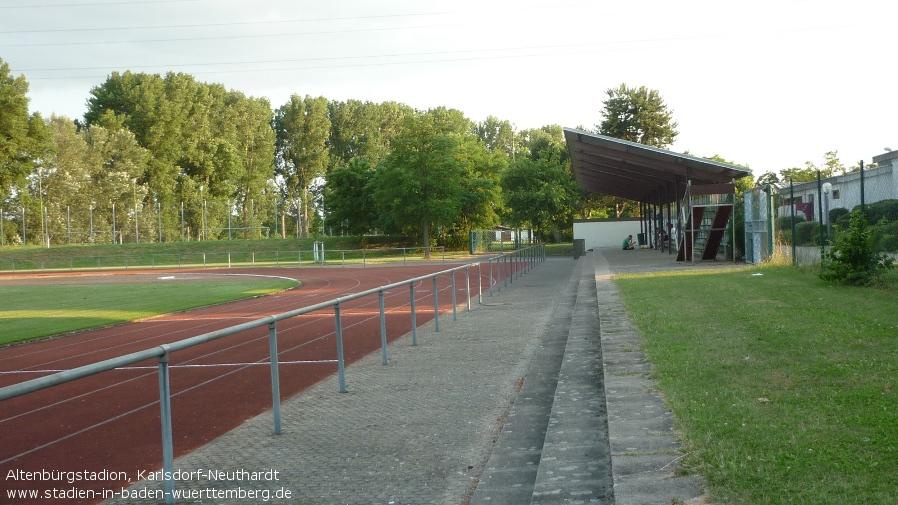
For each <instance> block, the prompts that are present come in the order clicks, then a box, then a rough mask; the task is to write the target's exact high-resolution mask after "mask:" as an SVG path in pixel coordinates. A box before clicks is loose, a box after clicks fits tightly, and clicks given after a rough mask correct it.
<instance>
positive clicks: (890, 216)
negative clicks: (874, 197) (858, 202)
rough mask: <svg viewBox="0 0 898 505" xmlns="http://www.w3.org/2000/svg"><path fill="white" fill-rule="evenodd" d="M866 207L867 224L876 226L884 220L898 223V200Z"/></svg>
mask: <svg viewBox="0 0 898 505" xmlns="http://www.w3.org/2000/svg"><path fill="white" fill-rule="evenodd" d="M866 207H867V209H866V210H867V224H870V225H874V224H876V223H878V222H880V221H882V220H883V219H885V220H886V221H898V200H880V201H878V202H874V203H870V204H867V206H866ZM855 210H857V209H855Z"/></svg>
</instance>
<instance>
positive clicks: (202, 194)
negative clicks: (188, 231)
mask: <svg viewBox="0 0 898 505" xmlns="http://www.w3.org/2000/svg"><path fill="white" fill-rule="evenodd" d="M200 199H201V200H202V201H203V220H202V225H203V228H202V230H200V233H201V236H202V239H201V240H206V195H205V194H204V193H203V186H202V185H200Z"/></svg>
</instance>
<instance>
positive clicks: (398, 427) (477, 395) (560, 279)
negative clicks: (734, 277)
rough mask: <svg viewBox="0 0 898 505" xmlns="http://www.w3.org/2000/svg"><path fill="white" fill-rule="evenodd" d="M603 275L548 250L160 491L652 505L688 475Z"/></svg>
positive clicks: (221, 441) (592, 265)
mask: <svg viewBox="0 0 898 505" xmlns="http://www.w3.org/2000/svg"><path fill="white" fill-rule="evenodd" d="M631 253H635V254H640V255H641V254H655V255H657V256H656V258H662V255H660V253H657V252H652V251H632V252H631ZM634 258H637V256H635V255H634V256H630V257H628V259H634ZM639 258H645V257H643V256H639ZM664 259H665V260H666V258H664ZM609 273H610V269H609V264H608V262H607V260H606V259H605V256H604V254H603V252H602V251H596V252H593V253H590V254H587V255H586V256H584V257H582V258H580V259H579V260H577V261H574V260H572V259H570V258H550V259H549V260H548V261H546V262H544V263H543V264H541V265H539V266H537V267H536V268H534V269H533V270H531V271H530V272H529V273H527V274H526V275H524V276H522V277H521V278H519V279H516V280H515V281H514V282H513V283H512V284H511V285H509V286H508V287H507V288H503V289H502V291H501V292H496V293H495V295H494V296H492V297H490V296H489V295H488V294H484V303H483V304H482V305H477V304H475V305H474V309H473V310H472V311H471V312H464V311H463V309H462V311H460V312H459V315H458V320H457V321H453V320H452V315H451V313H449V314H444V315H443V316H441V325H440V329H441V331H440V332H435V331H434V326H433V323H432V322H431V323H429V324H428V325H425V326H423V327H421V328H420V329H419V331H418V345H417V346H412V345H411V339H410V337H409V336H406V337H403V338H401V339H399V340H397V341H396V342H394V343H392V344H391V345H390V364H389V365H387V366H384V365H382V364H381V357H380V353H375V354H374V355H371V356H368V357H366V358H363V359H362V360H360V361H359V362H357V363H355V364H353V365H352V366H350V367H348V368H347V371H346V381H347V389H348V392H347V393H344V394H340V393H338V386H337V380H336V377H331V378H328V379H325V380H324V381H322V382H320V383H318V384H317V385H315V386H313V387H312V388H310V389H308V390H306V391H304V392H303V393H301V394H299V395H297V396H296V397H294V398H293V399H291V400H290V401H288V402H285V403H284V404H283V405H282V415H283V433H282V434H281V435H280V436H274V435H273V434H272V424H273V423H272V417H271V414H270V413H268V414H264V415H261V416H259V417H257V418H254V419H252V420H250V421H248V422H247V423H245V424H244V425H242V426H240V427H239V428H237V429H235V430H232V431H231V432H229V433H227V434H226V435H224V436H222V437H219V438H218V439H216V440H215V441H213V442H212V443H210V444H208V445H206V446H205V447H203V448H201V449H199V450H197V451H194V452H193V453H191V454H189V455H188V456H186V457H183V458H180V459H178V460H177V461H176V462H175V468H176V469H181V470H183V471H189V472H194V473H192V474H189V475H187V478H185V479H182V480H180V481H179V482H177V484H176V489H178V490H179V491H187V492H191V493H194V494H195V498H193V499H179V500H178V503H215V504H249V503H261V502H262V501H266V500H267V503H291V504H321V505H329V504H344V503H345V504H389V505H400V504H467V503H475V504H479V503H491V504H509V505H514V504H520V503H534V504H550V503H600V504H610V503H615V502H616V503H618V504H630V503H634V504H635V503H638V504H650V503H658V504H665V505H666V504H670V503H672V500H674V499H677V500H683V501H685V500H688V499H690V498H693V497H695V496H698V492H699V490H698V487H697V482H695V481H694V480H693V479H682V478H673V477H671V472H672V471H673V470H674V469H675V467H676V464H677V461H678V459H679V457H680V454H679V453H678V452H677V445H676V440H675V438H674V437H673V434H672V432H671V426H672V424H671V419H670V415H669V414H668V413H666V411H665V410H664V408H663V404H662V403H661V399H660V398H659V397H658V395H656V394H652V393H650V391H651V390H652V385H651V382H650V380H649V379H648V370H649V365H647V364H646V363H645V359H644V357H642V355H641V354H640V353H639V352H638V351H639V349H638V340H636V335H635V331H634V330H633V328H632V325H630V324H629V320H628V318H627V317H626V314H625V313H624V311H623V308H622V305H621V303H620V299H619V296H618V295H617V291H616V286H615V285H614V282H613V281H612V280H611V279H610V276H609ZM599 322H601V324H599ZM606 388H607V390H608V397H607V398H606V397H605V390H606ZM259 394H262V395H267V394H270V393H269V392H268V391H263V390H260V391H259ZM606 406H607V409H606ZM177 429H178V427H177V426H175V433H176V435H177ZM176 443H177V438H176ZM148 470H155V469H148ZM210 470H212V471H225V472H230V473H227V474H224V477H228V478H230V480H212V479H210V474H209V471H210ZM268 470H272V471H274V470H276V471H277V475H276V476H275V475H274V474H273V472H269V473H268V474H266V473H265V472H266V471H268ZM275 477H276V479H275ZM612 483H613V485H612ZM131 491H132V492H142V493H144V494H150V495H152V494H154V493H157V492H159V491H160V486H159V484H158V483H157V482H152V481H145V482H141V483H138V484H136V485H135V486H133V487H132V488H131ZM266 493H268V494H267V495H266ZM287 493H289V496H287ZM279 494H280V496H279ZM213 496H214V497H215V498H213ZM224 496H229V497H224ZM107 503H128V504H134V503H154V504H155V503H162V500H160V499H159V498H158V497H156V498H147V499H139V498H135V497H129V498H127V499H122V498H119V499H116V500H110V501H108V502H107Z"/></svg>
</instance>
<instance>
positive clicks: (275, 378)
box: [268, 321, 281, 435]
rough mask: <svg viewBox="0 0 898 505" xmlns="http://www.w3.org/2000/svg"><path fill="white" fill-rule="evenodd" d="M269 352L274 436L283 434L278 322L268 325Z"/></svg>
mask: <svg viewBox="0 0 898 505" xmlns="http://www.w3.org/2000/svg"><path fill="white" fill-rule="evenodd" d="M268 350H269V352H270V354H271V411H272V413H273V414H274V434H275V435H280V434H281V380H280V375H279V372H278V333H277V321H274V322H272V323H271V324H269V325H268Z"/></svg>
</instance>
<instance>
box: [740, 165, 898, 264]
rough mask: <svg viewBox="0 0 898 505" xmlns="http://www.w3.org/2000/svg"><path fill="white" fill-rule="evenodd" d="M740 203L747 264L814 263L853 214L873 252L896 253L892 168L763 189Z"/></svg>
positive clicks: (897, 193) (897, 185)
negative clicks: (861, 220) (861, 219)
mask: <svg viewBox="0 0 898 505" xmlns="http://www.w3.org/2000/svg"><path fill="white" fill-rule="evenodd" d="M896 161H898V160H896ZM818 176H819V172H818ZM744 197H745V200H744V202H745V203H744V205H745V249H746V252H745V258H746V262H747V263H760V262H763V261H765V260H767V259H769V258H771V257H773V258H779V259H783V260H785V261H789V262H791V263H792V264H799V265H800V264H813V263H817V262H819V261H820V258H821V256H822V254H823V253H824V251H826V250H827V248H828V247H829V246H830V244H831V243H832V240H833V239H834V238H835V237H836V236H837V235H838V234H839V233H842V232H844V231H845V230H846V229H847V228H848V222H849V215H850V214H851V212H853V211H854V210H855V209H858V210H861V211H862V212H863V213H864V215H865V216H866V217H867V222H868V223H869V224H870V226H871V230H872V231H873V234H874V238H875V247H876V250H877V252H885V253H891V254H895V253H898V169H895V168H894V167H893V166H892V164H891V163H887V164H883V165H880V166H877V167H875V168H872V169H864V168H861V170H859V171H857V172H851V173H847V174H843V175H838V176H834V177H825V178H824V177H819V179H818V180H814V181H809V182H791V183H790V182H786V183H778V184H771V185H766V186H761V187H757V188H754V189H752V190H750V191H747V192H746V193H744Z"/></svg>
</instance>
